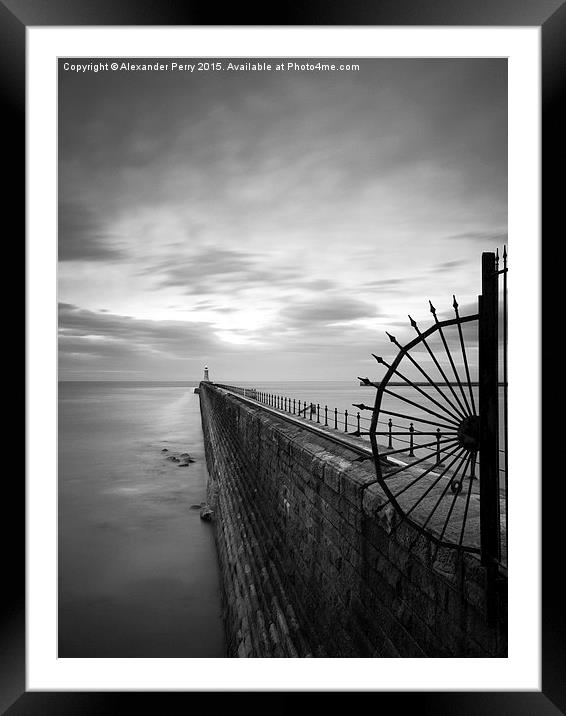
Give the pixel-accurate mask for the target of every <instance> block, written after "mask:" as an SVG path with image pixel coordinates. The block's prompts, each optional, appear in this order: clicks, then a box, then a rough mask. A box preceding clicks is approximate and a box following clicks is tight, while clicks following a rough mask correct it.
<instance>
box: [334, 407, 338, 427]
mask: <svg viewBox="0 0 566 716" xmlns="http://www.w3.org/2000/svg"><path fill="white" fill-rule="evenodd" d="M334 428H335V429H336V430H338V408H334Z"/></svg>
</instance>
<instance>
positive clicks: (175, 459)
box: [166, 455, 179, 462]
mask: <svg viewBox="0 0 566 716" xmlns="http://www.w3.org/2000/svg"><path fill="white" fill-rule="evenodd" d="M166 459H167V460H171V462H179V458H178V457H175V455H169V456H168V457H167V458H166Z"/></svg>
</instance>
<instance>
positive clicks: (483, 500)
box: [356, 250, 507, 568]
mask: <svg viewBox="0 0 566 716" xmlns="http://www.w3.org/2000/svg"><path fill="white" fill-rule="evenodd" d="M503 262H504V266H503V269H502V270H499V268H498V255H497V254H494V253H484V254H483V255H482V294H481V296H479V299H478V310H477V312H471V313H468V312H466V315H461V313H460V307H459V305H458V302H457V301H456V298H455V297H453V303H452V308H453V316H452V317H450V318H447V319H445V320H439V318H438V316H437V311H436V309H435V307H434V306H433V305H432V303H430V302H429V303H430V312H431V313H432V316H433V324H432V325H431V326H429V327H428V328H426V329H425V330H421V328H420V327H419V325H418V324H417V322H416V321H415V320H414V319H413V318H411V317H410V316H409V320H410V325H411V326H412V328H413V330H414V331H415V333H416V336H415V338H414V339H413V340H411V341H410V342H408V343H406V344H405V345H401V344H400V343H399V342H398V341H397V339H396V338H395V336H393V335H391V334H389V333H388V334H387V335H388V336H389V339H390V340H391V342H392V343H393V344H394V345H395V346H396V348H397V349H398V352H397V355H396V356H395V358H394V359H393V360H392V361H390V362H388V361H387V360H385V359H384V358H383V357H381V356H377V355H374V358H375V359H376V361H377V362H378V364H380V365H381V366H383V368H384V369H385V374H384V375H383V377H382V379H381V380H380V381H370V380H369V379H368V378H360V380H361V381H362V383H363V384H365V385H371V386H374V387H375V388H376V397H375V404H374V405H373V407H370V406H367V405H364V404H363V403H362V404H357V406H356V407H358V408H360V409H364V410H371V411H372V413H373V415H372V421H371V426H370V429H369V433H368V434H369V438H370V441H371V445H372V451H373V455H374V463H375V469H376V477H377V481H378V482H379V484H380V485H381V487H382V489H383V491H384V492H385V494H386V496H387V504H391V505H392V506H393V507H394V508H395V510H396V512H397V513H398V515H399V519H398V520H397V521H396V523H395V525H394V527H393V529H398V527H399V525H401V524H403V523H410V524H412V525H413V526H414V527H415V528H416V530H417V532H416V537H415V538H414V543H416V541H417V540H418V537H419V534H421V533H422V532H426V533H427V534H428V535H429V536H430V538H431V539H432V540H433V542H434V543H435V544H436V550H437V549H438V547H439V546H446V547H454V548H456V549H458V550H459V551H468V552H475V553H478V554H481V558H482V562H483V563H484V564H485V565H486V566H488V567H490V568H494V567H495V568H496V567H497V566H498V565H499V564H501V563H502V561H506V560H505V559H503V560H502V556H504V555H503V553H504V552H506V512H507V505H506V495H507V456H506V447H507V439H506V432H507V426H506V424H505V425H504V426H503V428H504V434H505V437H504V439H501V438H500V434H499V419H500V413H501V414H502V418H503V420H504V421H505V423H506V417H507V397H506V396H507V369H506V363H507V349H506V338H507V336H506V332H507V318H506V311H507V298H506V289H507V285H506V281H507V280H506V272H507V252H506V250H504V253H503ZM501 274H503V276H504V279H503V311H502V315H503V335H502V336H500V331H499V305H500V299H499V276H500V275H501ZM501 342H502V343H503V384H502V386H501V387H502V389H503V395H502V396H500V394H499V393H500V380H499V345H500V344H501ZM473 353H475V354H476V355H474V356H473V359H472V360H470V357H471V355H472V354H473ZM500 407H502V408H503V411H501V410H500ZM502 444H504V449H502ZM500 453H504V454H505V459H504V460H505V462H504V465H505V467H504V469H503V470H501V469H500V466H499V455H500ZM474 503H475V504H474ZM502 514H503V515H504V517H505V519H504V520H503V522H502V520H501V517H502ZM478 516H479V519H478Z"/></svg>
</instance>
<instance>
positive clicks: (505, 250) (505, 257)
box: [503, 244, 507, 261]
mask: <svg viewBox="0 0 566 716" xmlns="http://www.w3.org/2000/svg"><path fill="white" fill-rule="evenodd" d="M503 260H504V261H506V260H507V246H506V245H505V244H503Z"/></svg>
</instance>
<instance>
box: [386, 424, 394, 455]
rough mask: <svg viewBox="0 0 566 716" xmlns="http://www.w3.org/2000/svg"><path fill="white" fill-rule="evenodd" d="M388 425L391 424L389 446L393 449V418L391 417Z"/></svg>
mask: <svg viewBox="0 0 566 716" xmlns="http://www.w3.org/2000/svg"><path fill="white" fill-rule="evenodd" d="M388 426H389V443H388V445H387V447H388V448H389V449H390V450H393V436H392V434H391V431H392V429H393V421H392V420H391V418H389V423H388Z"/></svg>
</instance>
